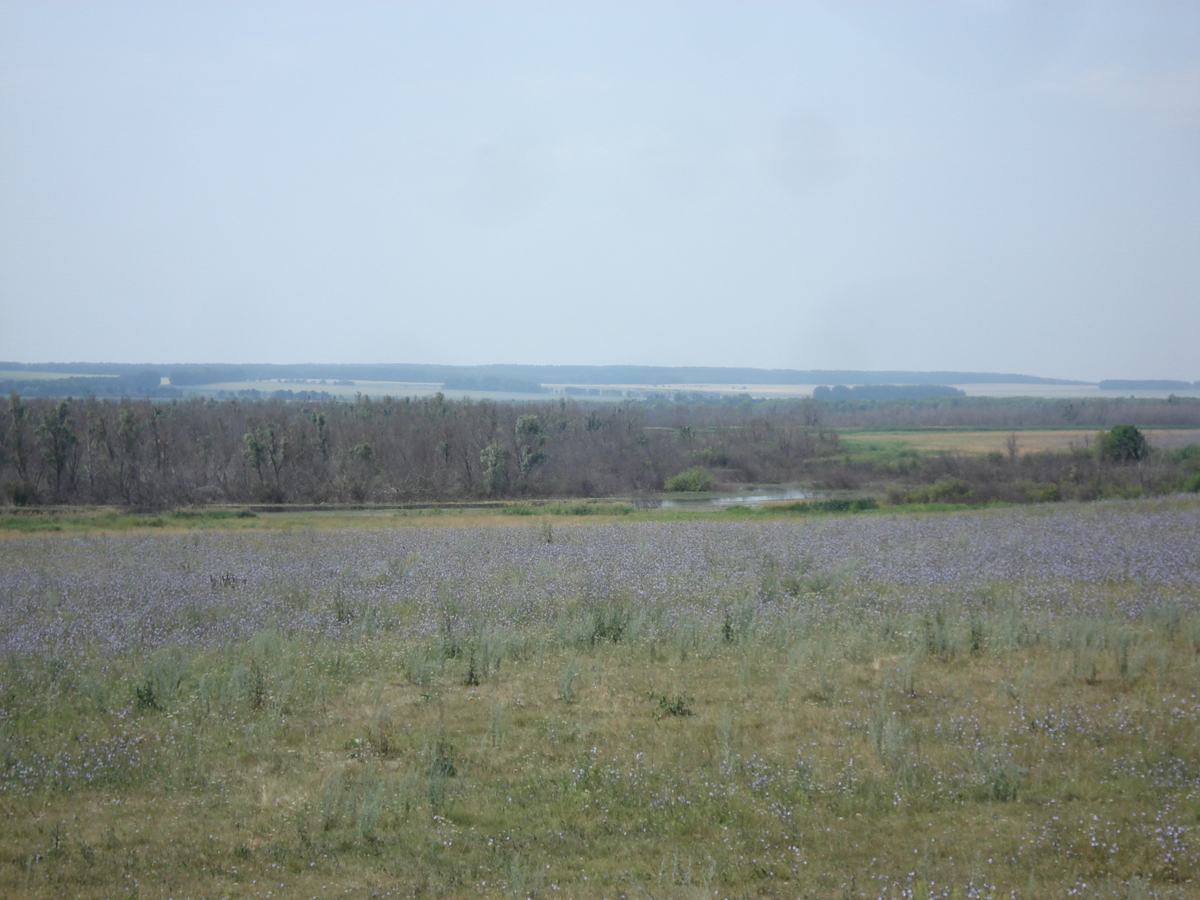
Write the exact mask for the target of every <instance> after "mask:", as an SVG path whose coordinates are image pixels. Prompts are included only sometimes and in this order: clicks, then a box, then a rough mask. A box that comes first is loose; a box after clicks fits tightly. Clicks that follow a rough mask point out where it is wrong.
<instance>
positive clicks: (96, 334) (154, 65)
mask: <svg viewBox="0 0 1200 900" xmlns="http://www.w3.org/2000/svg"><path fill="white" fill-rule="evenodd" d="M1197 334H1200V5H1197V4H1195V3H1187V2H1179V3H1144V4H1137V5H1133V4H1116V3H1082V2H1066V0H1065V2H1062V3H1055V4H1044V3H1025V2H1002V0H1001V2H950V0H947V2H943V3H934V4H922V5H909V4H905V5H898V4H884V3H864V4H853V5H848V4H836V3H803V4H775V3H757V2H751V3H741V4H713V3H682V2H678V3H675V2H672V3H668V2H649V3H617V2H612V3H609V2H605V3H595V2H592V3H580V4H569V5H568V4H561V5H552V4H536V3H505V4H499V3H456V4H452V5H451V4H428V3H407V4H374V3H360V4H353V5H340V4H339V5H334V4H331V3H328V2H313V3H302V4H274V3H232V2H214V3H194V2H193V3H177V4H169V5H158V4H150V3H126V2H111V3H105V4H92V3H83V2H70V3H65V2H38V3H30V2H12V0H0V359H11V360H18V361H25V362H38V361H57V362H69V361H75V360H77V361H96V362H145V361H149V360H161V361H162V362H165V363H171V362H176V363H183V362H190V363H247V362H250V363H258V362H263V363H295V362H300V361H310V362H327V363H334V362H337V363H354V362H380V363H426V364H445V365H474V364H485V363H516V364H531V365H532V364H561V365H612V364H633V365H655V366H729V367H737V366H742V367H755V368H764V369H800V370H808V369H863V370H910V371H925V372H928V371H947V370H948V371H991V372H1012V373H1022V374H1028V375H1037V376H1044V377H1057V378H1070V379H1079V380H1084V381H1098V380H1100V379H1105V378H1135V379H1155V378H1158V379H1179V380H1185V381H1195V380H1196V379H1200V354H1197V352H1196V344H1197V340H1196V335H1197Z"/></svg>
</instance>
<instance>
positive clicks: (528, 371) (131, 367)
mask: <svg viewBox="0 0 1200 900" xmlns="http://www.w3.org/2000/svg"><path fill="white" fill-rule="evenodd" d="M0 370H4V371H20V370H26V371H39V372H61V373H70V374H74V375H134V374H137V373H139V372H143V371H146V370H154V371H155V373H156V374H158V375H163V376H166V377H167V378H169V379H170V380H171V384H173V385H200V384H219V383H226V382H231V381H266V380H270V379H285V380H293V379H301V380H305V379H313V380H319V379H327V380H330V381H333V380H343V381H345V380H361V381H396V382H412V383H424V384H449V383H450V382H461V381H466V382H474V383H480V382H483V381H487V380H489V379H498V380H514V381H516V382H522V383H524V384H530V383H532V384H537V385H546V384H594V385H613V384H625V385H677V384H851V385H863V384H1060V385H1069V384H1085V383H1086V382H1082V381H1069V380H1066V379H1062V378H1040V377H1037V376H1034V375H1018V374H1011V373H1009V374H1002V373H997V372H901V371H879V372H867V371H860V370H855V369H752V368H729V367H721V366H523V365H483V366H444V365H419V364H410V363H342V364H334V363H295V364H283V365H279V364H268V363H245V364H227V363H209V364H202V365H197V364H178V363H176V364H165V365H164V364H128V363H82V362H73V363H17V362H0ZM473 389H475V390H477V388H473Z"/></svg>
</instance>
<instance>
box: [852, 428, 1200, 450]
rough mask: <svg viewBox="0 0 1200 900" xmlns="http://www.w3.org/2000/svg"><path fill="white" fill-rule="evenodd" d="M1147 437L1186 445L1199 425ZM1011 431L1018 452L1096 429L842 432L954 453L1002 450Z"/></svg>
mask: <svg viewBox="0 0 1200 900" xmlns="http://www.w3.org/2000/svg"><path fill="white" fill-rule="evenodd" d="M1143 433H1144V434H1145V435H1146V439H1147V440H1148V441H1149V442H1150V443H1151V444H1152V445H1153V446H1155V447H1159V448H1162V449H1164V450H1174V449H1176V448H1178V447H1183V446H1185V445H1187V444H1200V428H1169V429H1168V428H1163V429H1145V430H1144V431H1143ZM1010 434H1016V436H1017V452H1018V453H1035V452H1037V451H1040V450H1069V449H1071V448H1072V447H1087V446H1090V445H1091V442H1092V440H1093V439H1094V438H1095V436H1096V432H1095V431H1081V430H1079V429H1070V430H1064V431H1016V432H1011V431H886V432H882V431H881V432H870V433H857V434H848V435H843V437H842V440H843V441H845V442H847V443H852V442H860V441H861V442H870V443H873V444H878V443H881V442H888V443H896V444H901V445H903V446H905V447H907V448H911V449H913V450H948V451H952V452H957V453H991V452H999V453H1004V452H1006V451H1007V441H1008V438H1009V435H1010Z"/></svg>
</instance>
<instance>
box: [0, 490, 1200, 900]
mask: <svg viewBox="0 0 1200 900" xmlns="http://www.w3.org/2000/svg"><path fill="white" fill-rule="evenodd" d="M478 518H479V516H478V515H472V516H469V517H464V518H463V520H462V523H463V526H464V527H438V528H423V527H397V525H396V524H394V523H393V522H392V521H389V520H388V519H387V518H385V517H379V518H377V519H375V520H373V521H371V523H370V524H368V523H367V522H363V521H360V522H359V523H357V525H356V526H355V527H353V528H331V527H318V526H317V525H315V524H314V523H315V522H317V521H319V520H316V519H314V520H312V521H311V522H309V523H308V524H306V525H303V526H299V527H297V526H296V525H295V524H294V523H293V525H292V526H291V527H289V528H287V529H277V528H273V527H271V526H270V525H269V522H268V521H267V520H269V517H264V520H259V521H254V522H253V524H254V525H255V527H254V528H253V529H249V528H246V527H245V526H246V525H247V524H250V523H246V522H244V521H242V520H235V519H231V520H229V521H228V523H227V524H228V526H229V527H224V526H221V525H220V523H218V527H216V528H210V529H207V530H193V531H174V530H170V531H168V530H164V529H161V528H159V529H156V528H142V529H139V528H133V529H128V530H124V531H121V532H116V531H110V530H105V529H103V528H95V529H84V530H82V531H65V532H62V533H49V534H47V533H33V534H11V535H10V536H9V537H7V538H5V539H4V540H3V541H0V598H3V599H2V602H3V619H2V624H0V648H2V650H3V664H2V665H3V668H2V669H0V741H2V747H3V757H2V762H0V809H2V810H3V816H4V821H5V823H6V824H5V828H4V829H3V834H2V836H0V893H2V894H3V895H4V896H11V897H60V896H71V897H167V896H170V897H176V898H179V897H194V898H200V897H209V898H216V897H277V898H280V897H286V898H299V897H304V898H308V897H326V896H356V897H358V896H362V897H365V896H381V897H385V896H392V897H400V896H445V897H467V896H488V897H531V896H537V897H554V896H562V897H609V898H618V897H628V898H632V897H646V898H649V897H681V896H682V897H749V896H786V897H830V896H838V897H871V898H874V897H885V898H899V897H943V898H948V897H1000V896H1004V897H1009V896H1019V897H1051V896H1084V897H1120V898H1125V897H1163V898H1183V897H1192V896H1195V895H1196V890H1197V881H1196V879H1197V877H1198V876H1200V703H1198V694H1200V678H1198V676H1200V655H1198V654H1200V545H1198V542H1197V535H1198V534H1200V503H1197V501H1196V499H1195V498H1194V497H1191V498H1180V497H1173V498H1160V499H1153V500H1136V501H1105V502H1099V503H1094V504H1089V505H1079V504H1056V505H1053V506H1042V507H1021V508H993V509H984V510H976V511H969V512H956V513H948V514H940V515H914V514H906V515H897V514H894V513H890V512H884V511H879V512H874V513H866V514H861V515H854V516H838V515H826V516H812V517H807V518H804V519H796V518H795V517H791V518H789V517H787V516H784V515H781V516H779V517H778V518H772V517H771V516H770V515H767V516H764V517H761V518H758V519H755V520H752V521H751V520H745V521H736V520H730V519H728V518H721V517H720V516H713V517H711V518H704V517H696V518H693V519H690V520H686V521H669V520H663V521H646V520H629V521H619V520H614V521H605V522H601V523H599V524H592V523H586V524H566V523H565V521H564V519H563V518H562V517H558V518H554V519H551V518H548V517H546V518H543V517H536V516H535V517H519V518H514V517H504V516H498V515H497V516H495V517H494V518H495V519H496V520H498V521H501V522H504V523H505V524H504V525H502V526H500V527H494V526H493V527H478V523H477V522H476V521H475V520H477V519H478ZM396 521H397V522H399V521H401V520H400V519H397V520H396ZM403 521H404V522H405V523H406V524H408V525H412V524H413V520H412V519H404V520H403ZM453 522H454V517H444V518H443V519H442V523H443V524H449V523H453ZM235 529H240V530H235Z"/></svg>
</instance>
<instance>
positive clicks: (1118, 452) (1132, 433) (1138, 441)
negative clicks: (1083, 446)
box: [1096, 425, 1150, 462]
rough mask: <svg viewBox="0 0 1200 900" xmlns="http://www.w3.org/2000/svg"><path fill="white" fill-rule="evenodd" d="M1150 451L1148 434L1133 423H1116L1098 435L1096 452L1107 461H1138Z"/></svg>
mask: <svg viewBox="0 0 1200 900" xmlns="http://www.w3.org/2000/svg"><path fill="white" fill-rule="evenodd" d="M1149 451H1150V445H1149V444H1147V443H1146V436H1145V435H1144V434H1142V433H1141V431H1139V430H1138V429H1137V428H1135V427H1134V426H1133V425H1114V426H1113V429H1112V430H1111V431H1101V432H1100V433H1099V434H1098V435H1096V454H1097V455H1098V456H1099V457H1100V458H1101V459H1102V460H1105V461H1107V462H1138V461H1140V460H1142V459H1144V458H1145V456H1146V454H1147V453H1148V452H1149Z"/></svg>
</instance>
